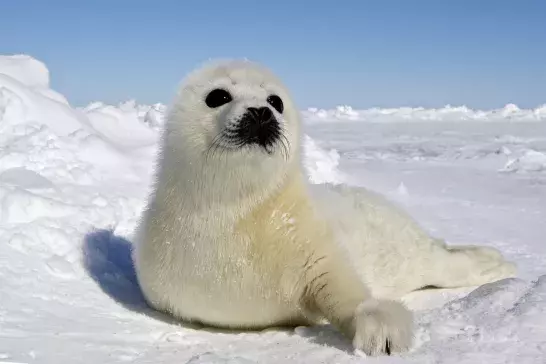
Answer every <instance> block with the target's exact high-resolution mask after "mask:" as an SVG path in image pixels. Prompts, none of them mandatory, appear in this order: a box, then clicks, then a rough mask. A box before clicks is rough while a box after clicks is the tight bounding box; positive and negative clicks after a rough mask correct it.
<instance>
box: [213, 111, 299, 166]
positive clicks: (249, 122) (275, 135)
mask: <svg viewBox="0 0 546 364" xmlns="http://www.w3.org/2000/svg"><path fill="white" fill-rule="evenodd" d="M289 146H290V143H289V142H288V139H287V138H286V136H285V135H284V130H283V128H282V126H281V124H280V123H279V121H278V120H277V118H276V117H275V115H274V114H273V112H272V111H271V110H270V109H269V108H268V107H261V108H254V107H249V108H248V109H247V112H245V113H244V114H243V115H242V116H241V118H240V119H239V120H238V122H237V124H236V126H235V127H233V128H229V129H227V128H226V129H224V130H223V131H222V132H221V133H220V134H219V135H218V136H217V137H216V138H215V139H214V140H213V143H212V146H211V147H212V148H214V149H216V148H224V149H232V150H240V149H244V148H252V147H258V148H260V149H261V150H263V151H264V152H266V153H267V154H268V155H273V154H274V153H275V150H277V149H278V148H280V149H281V153H282V154H283V156H284V157H285V158H287V157H288V150H289Z"/></svg>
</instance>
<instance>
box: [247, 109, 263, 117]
mask: <svg viewBox="0 0 546 364" xmlns="http://www.w3.org/2000/svg"><path fill="white" fill-rule="evenodd" d="M247 110H248V112H249V113H250V115H252V116H253V117H254V118H256V119H258V118H259V117H260V110H258V108H257V107H249V108H247Z"/></svg>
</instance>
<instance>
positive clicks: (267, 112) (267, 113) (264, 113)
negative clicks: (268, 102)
mask: <svg viewBox="0 0 546 364" xmlns="http://www.w3.org/2000/svg"><path fill="white" fill-rule="evenodd" d="M258 111H259V112H260V119H261V120H262V121H268V120H270V119H271V117H272V116H273V113H272V112H271V109H269V108H268V107H267V106H264V107H260V109H259V110H258Z"/></svg>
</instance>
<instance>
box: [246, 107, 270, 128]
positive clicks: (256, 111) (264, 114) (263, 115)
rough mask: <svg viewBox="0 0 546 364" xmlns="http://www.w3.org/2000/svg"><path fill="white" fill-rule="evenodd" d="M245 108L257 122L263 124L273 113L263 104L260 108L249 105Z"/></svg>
mask: <svg viewBox="0 0 546 364" xmlns="http://www.w3.org/2000/svg"><path fill="white" fill-rule="evenodd" d="M247 110H248V112H249V113H250V115H252V117H253V118H254V120H256V121H257V122H259V123H260V124H265V123H267V122H268V121H270V120H271V119H272V118H273V113H272V112H271V110H270V109H269V108H268V107H267V106H263V107H260V108H256V107H249V108H248V109H247Z"/></svg>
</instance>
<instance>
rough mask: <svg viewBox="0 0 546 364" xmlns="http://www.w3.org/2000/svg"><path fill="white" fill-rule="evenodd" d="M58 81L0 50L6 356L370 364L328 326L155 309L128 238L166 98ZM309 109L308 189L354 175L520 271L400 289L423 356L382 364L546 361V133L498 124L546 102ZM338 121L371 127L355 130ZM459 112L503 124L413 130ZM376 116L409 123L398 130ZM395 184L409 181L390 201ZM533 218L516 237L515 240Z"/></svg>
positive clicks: (0, 313)
mask: <svg viewBox="0 0 546 364" xmlns="http://www.w3.org/2000/svg"><path fill="white" fill-rule="evenodd" d="M49 77H50V75H49V71H48V70H47V68H46V66H45V65H44V64H43V63H42V62H40V61H38V60H35V59H33V58H32V57H29V56H24V55H18V56H2V57H0V241H1V244H0V287H1V291H0V292H1V298H0V360H4V361H9V362H24V363H58V362H66V363H68V362H70V363H77V362H82V363H88V362H89V363H95V362H98V363H100V362H134V363H171V362H173V363H174V362H176V363H278V362H285V363H286V362H290V363H296V362H301V363H308V362H338V363H349V362H359V361H361V360H365V359H362V358H360V357H359V356H358V355H357V354H355V353H353V352H352V351H351V349H350V342H349V341H348V340H346V339H345V338H343V337H342V336H341V335H339V334H338V333H337V332H336V331H335V330H333V329H332V328H331V327H329V326H324V327H308V328H303V327H299V328H296V329H295V330H289V329H287V330H281V329H279V330H266V331H264V332H225V331H220V330H212V329H207V328H199V327H193V326H189V325H183V324H180V323H175V322H172V321H171V320H170V319H169V318H168V317H164V316H162V315H160V314H158V313H155V312H153V311H152V310H150V309H149V308H147V306H146V304H145V303H144V300H143V298H142V295H141V293H140V290H139V288H138V285H137V283H136V279H135V276H134V271H133V269H132V263H131V259H130V254H131V242H130V239H131V233H132V231H133V228H134V227H135V224H136V222H137V220H138V218H139V215H140V211H141V210H142V208H143V206H144V203H145V199H146V197H147V192H148V187H149V184H150V181H151V177H152V172H153V169H152V168H153V160H154V155H155V153H156V146H157V136H158V129H159V128H160V127H161V125H162V122H163V114H164V111H165V106H164V105H161V104H156V105H152V106H145V105H137V104H136V103H135V102H134V101H129V102H127V103H123V104H120V105H117V106H114V105H106V104H103V103H100V102H96V103H92V104H90V105H88V106H86V107H83V108H74V107H72V106H71V105H69V103H68V102H67V100H66V98H65V97H64V96H62V95H60V94H58V93H57V92H55V91H53V90H51V89H50V88H49ZM303 113H304V116H305V118H306V121H307V124H310V125H313V127H312V128H309V132H308V134H309V135H307V136H306V137H305V140H304V142H305V145H304V147H305V148H304V149H305V161H304V162H305V168H306V169H307V171H308V173H309V178H310V180H311V181H312V182H313V183H323V182H333V183H348V182H350V183H359V184H362V185H368V186H370V187H372V188H375V189H377V190H379V191H381V192H384V193H386V194H391V197H394V198H396V199H397V201H398V202H399V203H401V204H404V206H406V207H407V208H408V209H409V210H410V211H412V212H413V213H414V214H415V215H416V216H418V217H419V218H420V219H421V221H423V223H424V224H425V225H426V226H427V227H429V228H430V229H431V230H440V232H441V233H442V234H441V235H447V236H451V237H453V238H455V239H457V238H460V239H461V240H465V239H471V238H476V239H481V240H487V241H492V244H496V246H497V247H499V248H501V249H503V251H505V252H506V253H507V254H509V255H510V256H509V257H510V258H511V259H515V260H516V261H517V262H518V264H519V266H520V268H521V269H522V277H521V278H518V279H511V280H504V281H501V282H495V283H491V284H488V285H484V286H482V287H478V288H476V289H474V288H475V287H470V288H468V289H460V290H442V291H438V292H429V291H423V292H417V293H415V294H413V295H410V296H408V297H406V298H405V299H406V301H407V302H408V304H409V305H410V306H411V307H413V308H414V309H415V310H416V315H417V318H418V327H417V331H416V342H415V345H414V348H413V349H412V351H411V352H410V353H407V354H405V355H403V356H402V357H390V358H381V359H378V360H379V361H380V362H387V363H390V362H393V363H394V362H417V363H419V362H437V361H442V362H445V363H465V362H468V363H473V362H489V363H493V362H513V361H516V360H517V361H518V362H521V363H523V362H525V363H535V362H536V363H539V362H542V360H543V358H544V357H545V356H546V352H545V351H546V330H545V328H546V276H544V274H545V272H546V249H545V248H544V235H545V234H544V230H543V222H544V221H545V220H544V218H545V217H546V208H545V207H544V206H546V197H545V196H546V179H545V175H546V173H544V172H545V171H546V168H544V166H545V165H546V164H545V163H546V162H545V161H544V159H545V158H544V155H545V154H544V153H545V152H546V142H545V141H546V138H545V136H544V135H543V134H541V133H540V132H537V131H536V130H539V131H542V130H544V129H540V128H542V127H541V126H540V125H539V124H540V123H538V124H536V123H535V124H536V125H535V126H534V127H532V128H539V129H529V128H531V127H529V126H527V125H528V124H525V125H523V124H522V126H521V127H520V128H519V129H517V128H516V129H514V128H513V127H512V126H510V125H508V126H506V125H505V124H502V125H504V126H503V127H502V128H501V127H499V125H501V122H508V123H509V124H511V123H512V122H513V121H534V122H537V121H544V120H545V108H544V106H542V107H539V108H537V109H534V110H520V109H518V108H517V107H515V106H509V107H508V106H507V107H505V108H504V109H502V110H493V111H472V110H468V109H466V108H451V107H446V108H444V109H437V110H425V109H419V108H418V109H408V108H401V109H392V110H386V109H371V110H359V111H355V110H352V109H351V108H349V107H341V108H338V109H336V110H318V109H317V110H308V111H304V112H303ZM344 120H358V121H362V122H361V123H345V124H347V125H345V126H343V125H341V124H343V123H340V122H341V121H344ZM459 120H471V121H476V122H479V121H489V122H495V121H496V122H498V123H499V124H496V125H495V126H494V127H492V128H491V127H488V126H483V127H482V126H477V128H479V133H474V132H472V133H468V132H466V131H465V130H466V129H464V128H463V129H457V128H458V126H453V125H451V126H449V128H450V129H449V130H446V129H443V128H440V129H438V127H432V126H431V125H432V124H427V125H428V126H426V127H423V126H422V125H421V126H414V125H413V124H412V122H413V121H420V122H421V123H422V122H424V121H427V122H433V124H434V123H435V124H438V123H436V121H449V122H457V121H459ZM317 121H320V123H318V124H320V125H318V124H317ZM366 121H389V122H400V121H402V122H403V123H402V124H405V125H406V124H407V125H406V126H405V127H404V126H401V124H400V126H399V127H397V128H396V129H395V130H393V129H392V128H389V127H386V128H385V127H382V126H381V125H379V126H377V125H376V126H372V125H371V124H372V123H366ZM379 124H383V123H379ZM484 124H488V123H484ZM537 125H538V126H537ZM434 128H436V129H434ZM446 128H447V127H446ZM525 130H528V132H524V131H525ZM499 131H500V132H501V134H499ZM362 171H365V173H362ZM421 171H423V172H422V173H421ZM508 172H511V173H508ZM473 173H474V174H473ZM460 176H464V177H460ZM445 181H451V182H453V184H448V183H447V182H445ZM401 182H403V183H401ZM392 186H399V187H398V188H394V190H395V193H391V192H392V191H393V189H391V187H392ZM442 186H444V187H442ZM402 187H403V188H402ZM440 188H441V190H440ZM480 188H481V189H480ZM483 191H486V192H487V193H484V192H483ZM507 191H508V192H507ZM402 192H403V193H402ZM507 194H508V197H509V198H511V199H510V200H509V201H508V202H506V201H507V200H506V198H507ZM465 199H466V200H465ZM504 202H505V204H502V203H504ZM469 206H470V207H471V209H470V208H469ZM422 207H424V208H422ZM521 213H523V214H525V217H526V218H525V219H523V220H521V219H520V221H518V223H517V224H515V225H517V227H518V228H520V229H518V230H515V229H514V230H503V229H509V227H510V226H514V224H513V221H514V220H515V219H516V218H517V217H519V215H517V214H521ZM511 214H516V215H511ZM465 219H467V220H465ZM473 224H477V225H473ZM462 226H471V227H472V226H475V230H465V229H463V228H461V227H462ZM455 232H456V233H455ZM497 233H498V234H499V235H496V234H497ZM457 234H459V235H457ZM461 234H462V235H461ZM511 234H512V235H511ZM502 239H508V241H506V240H505V241H501V240H502ZM510 239H511V240H510Z"/></svg>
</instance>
